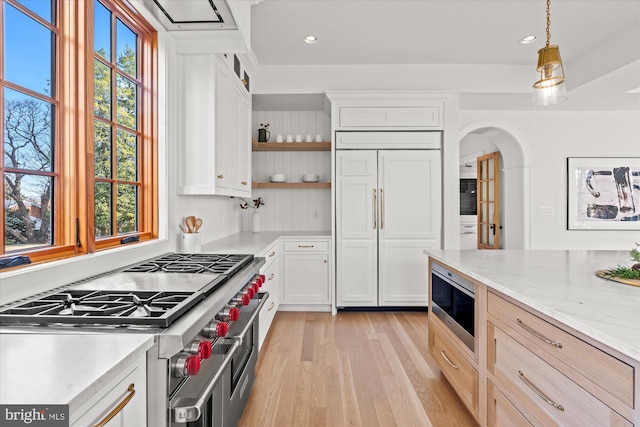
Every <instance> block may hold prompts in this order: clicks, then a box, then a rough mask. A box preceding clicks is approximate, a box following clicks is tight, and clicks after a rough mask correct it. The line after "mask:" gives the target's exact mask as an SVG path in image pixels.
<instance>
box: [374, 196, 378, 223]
mask: <svg viewBox="0 0 640 427" xmlns="http://www.w3.org/2000/svg"><path fill="white" fill-rule="evenodd" d="M376 228H378V192H377V191H376V189H375V188H374V189H373V229H374V230H375V229H376Z"/></svg>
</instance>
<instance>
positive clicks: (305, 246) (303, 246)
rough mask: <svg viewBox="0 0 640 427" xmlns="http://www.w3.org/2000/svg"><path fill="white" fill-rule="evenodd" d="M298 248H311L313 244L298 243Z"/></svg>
mask: <svg viewBox="0 0 640 427" xmlns="http://www.w3.org/2000/svg"><path fill="white" fill-rule="evenodd" d="M298 247H299V248H312V247H313V245H298Z"/></svg>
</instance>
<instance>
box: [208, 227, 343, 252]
mask: <svg viewBox="0 0 640 427" xmlns="http://www.w3.org/2000/svg"><path fill="white" fill-rule="evenodd" d="M280 237H295V238H301V239H306V238H309V239H313V238H318V237H323V238H327V237H331V232H330V231H286V230H284V231H262V232H260V233H252V232H250V231H243V232H241V233H236V234H232V235H230V236H227V237H223V238H222V239H218V240H214V241H213V242H209V243H206V244H203V245H202V252H209V253H229V254H258V253H260V252H262V251H263V250H265V249H267V247H268V246H270V245H271V244H272V243H273V242H275V241H276V240H277V239H279V238H280Z"/></svg>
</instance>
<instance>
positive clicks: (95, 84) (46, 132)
mask: <svg viewBox="0 0 640 427" xmlns="http://www.w3.org/2000/svg"><path fill="white" fill-rule="evenodd" d="M0 6H1V9H0V30H1V31H0V54H1V55H0V105H1V106H2V108H0V123H1V126H2V133H1V135H2V144H1V145H0V150H1V152H2V162H1V163H0V169H1V173H2V178H3V179H2V182H1V183H0V187H1V188H0V189H1V190H2V192H3V194H4V203H3V205H2V208H1V209H2V210H1V213H2V221H0V231H1V232H2V235H3V236H4V238H3V239H2V244H1V245H0V256H3V257H4V256H12V255H27V256H29V258H30V259H31V260H32V261H44V260H50V259H57V258H64V257H67V256H73V255H77V254H83V253H90V252H95V251H96V250H100V249H105V248H109V247H113V246H119V245H121V243H122V239H123V237H129V236H135V237H136V238H137V239H138V240H148V239H152V238H155V237H157V166H156V140H157V138H156V134H157V131H156V128H157V123H156V117H157V114H156V108H157V106H156V99H155V94H156V87H155V86H156V50H157V42H156V40H157V39H156V32H155V30H154V29H153V28H152V27H151V26H150V25H149V24H148V23H147V22H146V21H145V20H144V19H143V18H142V17H141V16H140V15H139V14H138V13H137V12H136V11H134V10H132V9H130V8H129V7H128V6H127V5H126V3H125V2H124V0H101V1H98V0H84V1H66V0H37V1H34V0H0Z"/></svg>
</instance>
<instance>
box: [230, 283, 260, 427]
mask: <svg viewBox="0 0 640 427" xmlns="http://www.w3.org/2000/svg"><path fill="white" fill-rule="evenodd" d="M268 299H269V293H268V292H260V293H258V298H254V299H253V300H251V303H250V304H249V305H248V306H247V307H245V308H243V309H242V311H240V318H239V319H238V321H237V322H235V324H236V326H239V325H244V326H243V327H242V329H241V330H239V329H240V328H238V329H236V328H234V327H233V326H234V325H232V328H230V330H229V335H230V336H232V337H233V338H235V339H237V340H238V342H239V343H240V346H239V347H238V350H237V351H236V353H235V355H234V356H233V357H232V359H231V364H230V376H231V387H230V395H229V400H228V402H229V404H228V408H227V415H225V422H226V424H225V426H230V427H231V426H236V425H237V424H238V421H240V418H241V417H242V413H243V412H244V407H245V406H246V404H247V400H248V399H249V394H250V391H251V388H252V387H253V383H254V381H255V377H256V363H257V361H258V342H259V337H260V334H259V330H258V327H259V324H260V321H259V318H258V315H259V313H260V309H261V308H262V306H263V305H264V303H265V302H266V301H267V300H268Z"/></svg>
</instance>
